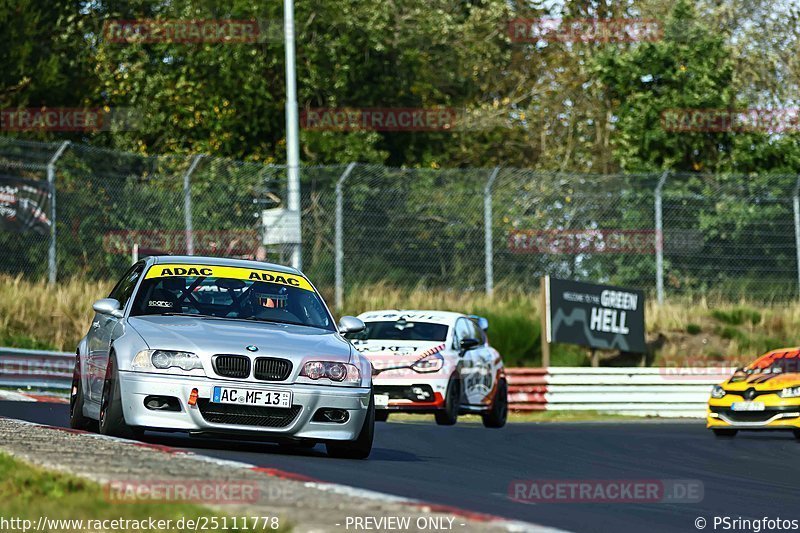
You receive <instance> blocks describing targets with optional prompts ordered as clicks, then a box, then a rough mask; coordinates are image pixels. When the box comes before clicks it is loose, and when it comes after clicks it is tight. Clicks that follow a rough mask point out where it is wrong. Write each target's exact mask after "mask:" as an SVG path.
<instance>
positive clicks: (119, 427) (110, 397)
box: [98, 353, 144, 439]
mask: <svg viewBox="0 0 800 533" xmlns="http://www.w3.org/2000/svg"><path fill="white" fill-rule="evenodd" d="M98 425H99V428H100V433H102V434H103V435H111V436H113V437H122V438H126V439H136V438H140V437H141V436H142V435H143V434H144V431H142V430H141V429H140V428H135V427H131V426H129V425H128V424H126V423H125V416H124V415H123V413H122V397H121V395H120V388H119V373H118V372H117V361H116V357H115V356H114V354H113V353H112V354H111V355H110V356H109V358H108V365H107V366H106V379H105V381H104V382H103V396H102V398H101V399H100V422H99V424H98Z"/></svg>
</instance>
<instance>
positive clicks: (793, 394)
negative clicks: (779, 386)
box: [778, 387, 800, 398]
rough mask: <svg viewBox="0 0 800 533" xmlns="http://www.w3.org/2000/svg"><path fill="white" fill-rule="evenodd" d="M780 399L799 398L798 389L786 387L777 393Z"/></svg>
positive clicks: (799, 390) (799, 391) (799, 388)
mask: <svg viewBox="0 0 800 533" xmlns="http://www.w3.org/2000/svg"><path fill="white" fill-rule="evenodd" d="M778 396H780V397H781V398H797V397H798V396H800V387H786V388H785V389H783V390H782V391H780V392H779V393H778Z"/></svg>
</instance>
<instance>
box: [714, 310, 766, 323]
mask: <svg viewBox="0 0 800 533" xmlns="http://www.w3.org/2000/svg"><path fill="white" fill-rule="evenodd" d="M711 316H712V317H714V318H716V319H717V320H719V321H720V322H723V323H725V324H729V325H731V326H741V325H742V324H746V323H749V324H752V325H753V326H755V325H756V324H758V323H759V322H761V313H759V312H758V311H756V310H755V309H750V308H747V307H736V308H734V309H728V310H726V309H713V310H712V311H711Z"/></svg>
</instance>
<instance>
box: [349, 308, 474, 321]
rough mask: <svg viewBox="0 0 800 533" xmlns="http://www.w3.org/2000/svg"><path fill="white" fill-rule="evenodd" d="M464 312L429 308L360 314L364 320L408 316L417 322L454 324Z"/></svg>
mask: <svg viewBox="0 0 800 533" xmlns="http://www.w3.org/2000/svg"><path fill="white" fill-rule="evenodd" d="M464 316H465V315H464V314H462V313H454V312H452V311H432V310H427V309H382V310H376V311H367V312H365V313H361V314H360V315H358V318H360V319H361V320H363V321H364V322H370V321H379V320H398V319H399V318H400V317H406V320H413V321H416V322H435V323H437V324H452V323H453V322H455V321H456V319H457V318H461V317H464Z"/></svg>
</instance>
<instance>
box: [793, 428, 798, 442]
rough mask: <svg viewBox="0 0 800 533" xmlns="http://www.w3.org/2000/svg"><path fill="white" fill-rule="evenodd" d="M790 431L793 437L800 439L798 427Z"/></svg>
mask: <svg viewBox="0 0 800 533" xmlns="http://www.w3.org/2000/svg"><path fill="white" fill-rule="evenodd" d="M792 432H793V433H794V438H796V439H797V440H800V429H795V430H792Z"/></svg>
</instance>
